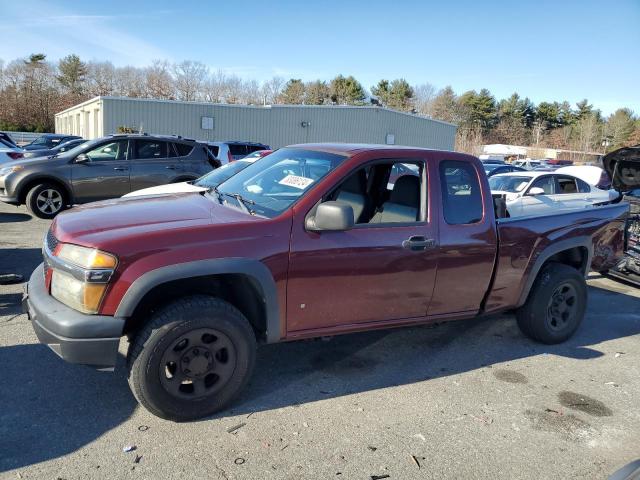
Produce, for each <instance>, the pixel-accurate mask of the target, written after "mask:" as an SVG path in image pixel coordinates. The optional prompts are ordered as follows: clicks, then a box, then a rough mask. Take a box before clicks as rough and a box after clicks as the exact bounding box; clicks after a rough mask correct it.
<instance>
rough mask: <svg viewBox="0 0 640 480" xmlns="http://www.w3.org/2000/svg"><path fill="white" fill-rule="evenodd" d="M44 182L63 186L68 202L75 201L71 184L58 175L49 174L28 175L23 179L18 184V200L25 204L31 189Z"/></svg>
mask: <svg viewBox="0 0 640 480" xmlns="http://www.w3.org/2000/svg"><path fill="white" fill-rule="evenodd" d="M42 183H52V184H54V185H56V186H59V187H62V190H63V191H64V194H65V195H66V201H67V203H68V204H71V203H73V193H72V192H71V189H70V188H69V186H68V185H67V184H66V183H65V182H64V181H63V180H61V179H59V178H57V177H52V176H48V175H34V176H30V177H26V178H24V179H22V181H21V182H20V185H19V186H18V191H17V195H16V196H17V197H18V201H19V202H20V203H21V204H24V203H25V201H26V199H27V194H28V193H29V191H30V190H31V189H32V188H33V187H35V186H36V185H40V184H42Z"/></svg>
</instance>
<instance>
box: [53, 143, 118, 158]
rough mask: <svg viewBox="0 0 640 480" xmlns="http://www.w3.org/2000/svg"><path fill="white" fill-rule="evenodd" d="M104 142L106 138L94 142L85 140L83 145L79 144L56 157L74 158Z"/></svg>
mask: <svg viewBox="0 0 640 480" xmlns="http://www.w3.org/2000/svg"><path fill="white" fill-rule="evenodd" d="M105 140H107V138H96V139H95V140H87V141H85V142H84V143H81V144H80V145H78V146H76V147H73V148H71V149H69V150H67V151H66V152H61V153H58V155H57V156H58V157H75V156H76V155H80V154H81V153H83V152H86V151H87V150H89V149H90V148H92V147H94V146H95V145H97V144H99V143H101V142H104V141H105Z"/></svg>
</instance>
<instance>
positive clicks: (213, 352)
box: [127, 295, 256, 422]
mask: <svg viewBox="0 0 640 480" xmlns="http://www.w3.org/2000/svg"><path fill="white" fill-rule="evenodd" d="M255 356H256V338H255V334H254V332H253V329H252V327H251V325H250V324H249V322H248V320H247V319H246V318H245V316H244V315H242V313H240V311H239V310H238V309H236V308H235V307H234V306H233V305H231V304H229V303H227V302H225V301H223V300H220V299H217V298H214V297H209V296H206V295H196V296H190V297H185V298H181V299H179V300H177V301H175V302H173V303H171V304H169V305H168V306H167V307H165V308H163V309H161V310H159V311H158V312H156V313H154V314H153V315H152V316H151V318H150V319H149V321H148V322H147V323H146V324H145V325H144V326H143V327H142V329H141V330H140V331H139V332H138V333H137V334H136V335H135V337H134V338H133V340H132V342H131V344H130V345H129V352H128V355H127V368H128V372H129V374H128V379H129V387H130V388H131V391H132V392H133V395H134V396H135V397H136V400H138V402H139V403H140V404H141V405H142V406H143V407H145V408H146V409H147V410H149V411H150V412H151V413H153V414H154V415H156V416H158V417H161V418H164V419H167V420H173V421H178V422H180V421H188V420H195V419H198V418H201V417H205V416H208V415H211V414H213V413H215V412H217V411H219V410H222V409H223V408H225V407H226V406H227V405H229V403H231V402H232V401H233V400H234V399H235V398H236V396H237V395H238V394H239V393H240V392H241V391H242V389H243V388H244V387H245V386H246V384H247V382H248V381H249V378H250V376H251V373H252V371H253V366H254V363H255Z"/></svg>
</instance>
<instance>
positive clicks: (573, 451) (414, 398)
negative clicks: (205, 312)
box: [0, 204, 640, 480]
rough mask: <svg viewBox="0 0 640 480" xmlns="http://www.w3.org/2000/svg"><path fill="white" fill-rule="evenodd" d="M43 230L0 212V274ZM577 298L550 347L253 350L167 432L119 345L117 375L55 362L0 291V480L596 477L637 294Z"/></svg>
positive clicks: (624, 399)
mask: <svg viewBox="0 0 640 480" xmlns="http://www.w3.org/2000/svg"><path fill="white" fill-rule="evenodd" d="M49 223H50V222H48V221H43V220H36V219H32V218H31V217H30V216H29V215H28V214H27V212H26V210H25V209H24V208H15V207H11V206H7V205H3V204H0V273H3V272H10V273H21V274H23V275H25V276H28V275H29V274H30V273H31V271H32V270H33V269H34V268H35V267H36V266H37V265H38V263H39V262H40V258H41V256H40V247H41V241H42V238H43V236H44V233H45V232H46V230H47V228H48V226H49ZM589 286H590V287H589V306H588V309H587V316H586V318H585V320H584V323H583V324H582V326H581V328H580V330H579V331H578V332H577V334H576V335H575V336H574V337H573V338H572V339H571V340H569V341H568V342H566V343H564V344H562V345H556V346H545V345H540V344H537V343H534V342H533V341H531V340H529V339H527V338H526V337H524V336H523V335H522V334H521V333H520V332H519V330H518V327H517V325H516V323H515V319H514V317H513V316H512V315H501V316H495V317H491V318H485V319H476V320H470V321H461V322H453V323H449V324H445V325H441V326H437V327H416V328H404V329H395V330H388V331H376V332H370V333H363V334H353V335H345V336H339V337H334V338H332V339H328V341H326V339H325V340H318V341H304V342H292V343H285V344H279V345H271V346H265V347H261V348H260V349H259V352H258V359H257V368H256V370H255V373H254V375H253V379H252V381H251V383H250V385H249V387H248V388H247V389H246V390H245V392H244V393H243V395H242V396H241V398H240V399H239V401H238V402H237V403H236V404H235V406H234V407H233V408H231V409H229V410H227V411H225V412H222V413H220V414H218V415H216V416H214V417H210V418H207V419H204V420H201V421H196V422H191V423H181V424H177V423H172V422H168V421H164V420H160V419H158V418H156V417H154V416H152V415H151V414H149V413H148V412H147V411H146V410H144V409H142V408H141V407H139V406H138V405H137V404H136V402H135V400H134V399H133V396H132V395H131V393H130V392H129V389H128V386H127V381H126V372H125V369H124V368H123V359H124V356H125V355H126V347H127V344H126V341H122V342H121V348H120V350H121V353H122V358H121V362H120V365H119V366H118V367H117V368H116V371H115V372H114V373H102V372H97V371H93V370H91V369H89V368H87V367H82V366H74V365H70V364H67V363H65V362H63V361H62V360H60V359H58V358H57V357H56V356H55V354H54V353H53V352H51V351H50V350H49V349H48V348H47V347H44V346H41V345H39V344H38V342H37V339H36V336H35V334H34V333H33V330H32V328H31V326H30V324H29V321H28V320H27V318H26V316H25V315H23V314H22V313H21V308H20V298H21V291H22V285H9V286H0V367H1V368H2V371H1V373H0V478H2V479H4V478H7V479H9V478H10V479H16V478H24V479H27V478H33V479H53V480H56V479H65V480H71V479H94V478H95V479H98V478H105V479H107V478H108V479H120V478H123V479H131V478H154V479H164V478H167V479H170V478H206V479H258V478H259V479H271V478H273V479H276V478H278V479H279V478H292V479H293V478H296V479H297V478H310V479H328V478H335V479H371V478H379V479H382V478H389V479H413V478H416V479H419V478H430V479H431V478H433V479H440V478H487V479H496V478H500V479H502V478H508V479H531V478H536V479H546V478H549V479H557V478H572V479H573V478H576V479H578V478H580V479H585V478H588V479H591V478H593V479H601V478H607V477H608V476H609V475H610V474H611V473H613V472H614V471H615V470H617V469H618V468H620V467H621V466H623V465H625V464H627V463H629V462H631V461H633V460H636V459H638V458H640V366H639V365H640V363H639V361H638V360H639V359H640V354H639V353H638V347H639V346H640V290H639V289H637V288H636V287H633V286H630V285H625V284H624V283H621V282H618V281H613V280H610V279H606V278H602V277H601V276H599V275H595V274H594V275H592V276H591V278H590V280H589ZM125 447H134V449H133V450H132V451H128V452H125V451H123V449H125ZM385 475H386V476H388V477H385Z"/></svg>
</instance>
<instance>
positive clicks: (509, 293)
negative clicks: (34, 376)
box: [23, 144, 628, 421]
mask: <svg viewBox="0 0 640 480" xmlns="http://www.w3.org/2000/svg"><path fill="white" fill-rule="evenodd" d="M496 204H499V202H497V201H494V199H493V197H492V195H491V193H490V190H489V184H488V182H487V177H486V175H485V174H484V172H483V166H482V163H481V162H480V161H479V160H478V159H477V158H475V157H472V156H469V155H464V154H460V153H454V152H444V151H435V150H424V149H416V148H401V147H388V146H374V145H344V144H313V145H312V144H309V145H297V146H291V147H287V148H282V149H280V150H277V151H276V152H274V153H272V154H271V155H268V156H266V157H264V158H262V159H260V160H259V161H257V162H255V163H254V164H253V165H250V166H249V167H247V168H246V169H244V170H242V171H241V172H239V173H238V174H236V175H235V176H233V177H231V178H230V179H229V180H227V181H225V182H224V183H222V184H220V185H219V186H218V187H216V188H211V189H210V190H208V191H205V192H201V193H185V194H168V195H156V196H145V197H132V198H123V199H118V200H109V201H103V202H99V203H93V204H91V205H85V206H80V207H76V208H74V209H73V210H71V211H69V212H66V213H63V214H61V215H59V216H58V217H57V218H56V219H55V220H54V222H53V223H52V225H51V228H50V230H49V232H48V233H47V235H46V238H45V240H44V246H43V254H44V263H43V264H41V265H40V266H39V267H38V268H37V269H36V270H35V271H34V273H33V274H32V276H31V279H30V280H29V282H28V286H27V290H26V292H25V296H24V300H23V305H24V308H25V310H26V312H27V313H28V315H29V318H30V319H31V321H32V325H33V328H34V329H35V331H36V334H37V336H38V338H39V339H40V341H41V342H42V343H45V344H47V345H49V346H50V347H51V348H52V349H53V350H54V351H55V352H56V353H57V354H58V355H59V356H61V357H62V358H63V359H65V360H67V361H69V362H72V363H79V364H87V365H92V366H95V367H97V368H100V369H112V368H113V367H114V366H115V363H116V358H117V355H118V348H119V342H120V340H121V337H127V338H128V341H129V348H128V355H127V369H128V379H129V384H130V387H131V390H132V391H133V394H134V396H135V397H136V399H137V400H138V401H139V403H140V404H142V405H143V406H144V407H146V408H147V409H148V410H149V411H151V412H152V413H153V414H155V415H158V416H160V417H163V418H166V419H171V420H176V421H181V420H189V419H194V418H199V417H202V416H206V415H209V414H211V413H213V412H215V411H218V410H220V409H222V408H224V407H225V406H227V405H228V404H229V403H230V402H231V401H232V400H233V399H234V398H235V397H236V396H237V395H238V393H239V392H240V391H241V390H242V388H243V387H244V386H245V385H246V384H247V381H248V379H249V377H250V375H251V372H252V369H253V365H254V361H255V351H256V345H257V344H258V343H274V342H281V341H289V340H297V339H303V338H311V337H318V336H327V335H335V334H341V333H348V332H356V331H363V330H370V329H379V328H389V327H399V326H407V325H415V324H423V323H432V322H443V321H449V320H460V319H466V318H471V317H475V316H478V315H486V314H493V313H496V312H502V311H515V312H516V316H517V321H518V324H519V326H520V328H521V329H522V331H523V332H524V333H525V334H526V335H528V336H529V337H531V338H532V339H534V340H537V341H540V342H544V343H557V342H562V341H564V340H566V339H567V338H569V337H570V336H571V335H572V334H573V333H574V331H575V330H576V329H577V328H578V326H579V324H580V322H581V320H582V318H583V316H584V313H585V308H586V305H587V287H586V283H585V275H586V274H587V272H588V271H589V269H590V268H593V269H596V270H606V269H608V268H610V267H611V266H612V265H614V264H615V263H616V261H617V259H618V258H619V257H620V255H621V254H622V250H623V236H624V225H625V219H626V216H627V211H628V205H627V204H625V203H619V204H612V205H605V206H601V207H592V208H589V209H583V210H579V211H575V212H566V213H561V214H557V215H548V216H544V217H519V218H496V213H495V212H496V211H502V210H504V208H502V209H500V208H496ZM498 206H499V205H498ZM498 217H499V215H498Z"/></svg>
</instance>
